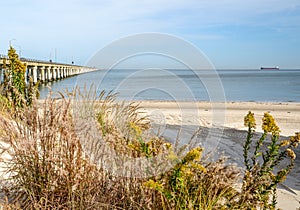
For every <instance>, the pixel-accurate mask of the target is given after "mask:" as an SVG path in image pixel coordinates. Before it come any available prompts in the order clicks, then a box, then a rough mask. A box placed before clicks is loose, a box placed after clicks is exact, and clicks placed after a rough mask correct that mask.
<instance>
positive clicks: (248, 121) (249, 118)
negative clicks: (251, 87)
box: [244, 111, 256, 129]
mask: <svg viewBox="0 0 300 210" xmlns="http://www.w3.org/2000/svg"><path fill="white" fill-rule="evenodd" d="M244 125H245V127H250V128H253V129H255V128H256V122H255V118H254V113H252V112H250V111H249V113H248V114H247V115H246V116H245V118H244Z"/></svg>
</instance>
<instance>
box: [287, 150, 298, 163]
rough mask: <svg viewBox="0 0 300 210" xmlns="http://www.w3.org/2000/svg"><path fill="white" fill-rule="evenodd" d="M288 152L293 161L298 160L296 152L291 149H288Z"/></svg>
mask: <svg viewBox="0 0 300 210" xmlns="http://www.w3.org/2000/svg"><path fill="white" fill-rule="evenodd" d="M286 152H287V154H288V156H289V157H290V158H291V159H293V160H295V159H296V154H295V152H294V151H293V150H291V149H290V148H288V149H286Z"/></svg>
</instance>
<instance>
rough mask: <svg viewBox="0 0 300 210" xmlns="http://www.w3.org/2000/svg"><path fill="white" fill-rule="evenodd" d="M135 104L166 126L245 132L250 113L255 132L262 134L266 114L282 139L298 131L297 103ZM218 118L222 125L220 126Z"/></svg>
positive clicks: (147, 102) (156, 102)
mask: <svg viewBox="0 0 300 210" xmlns="http://www.w3.org/2000/svg"><path fill="white" fill-rule="evenodd" d="M137 103H138V104H140V106H141V108H142V110H143V111H144V112H145V113H146V114H148V115H149V116H150V117H151V116H152V115H160V117H161V119H160V120H164V121H165V122H166V123H167V124H175V125H178V124H181V125H200V126H207V127H212V126H218V127H225V128H234V129H238V130H245V129H246V128H245V127H244V117H245V115H246V114H247V113H248V112H249V111H251V112H253V113H254V114H255V117H256V123H257V129H256V130H257V131H258V132H260V131H261V129H260V127H261V119H262V117H263V115H264V113H265V112H268V113H270V114H271V115H272V116H273V117H274V118H275V120H276V122H277V123H278V126H279V127H280V129H281V135H283V136H290V135H294V133H295V132H298V131H300V103H298V102H297V103H294V102H226V103H211V102H181V101H178V102H176V101H138V102H137ZM218 115H220V116H218ZM154 117H155V116H154ZM218 117H219V119H220V121H222V120H223V121H224V122H221V123H219V122H218ZM162 118H164V119H162Z"/></svg>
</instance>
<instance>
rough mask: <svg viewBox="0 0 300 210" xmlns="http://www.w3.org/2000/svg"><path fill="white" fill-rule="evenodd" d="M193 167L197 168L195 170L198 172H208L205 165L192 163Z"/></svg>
mask: <svg viewBox="0 0 300 210" xmlns="http://www.w3.org/2000/svg"><path fill="white" fill-rule="evenodd" d="M191 166H192V167H193V168H195V169H198V170H200V171H202V172H203V173H206V172H207V170H206V168H205V167H204V166H203V165H201V164H197V163H192V165H191Z"/></svg>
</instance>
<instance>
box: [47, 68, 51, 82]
mask: <svg viewBox="0 0 300 210" xmlns="http://www.w3.org/2000/svg"><path fill="white" fill-rule="evenodd" d="M47 74H48V78H47V79H48V82H50V81H52V66H49V67H48V69H47Z"/></svg>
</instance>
